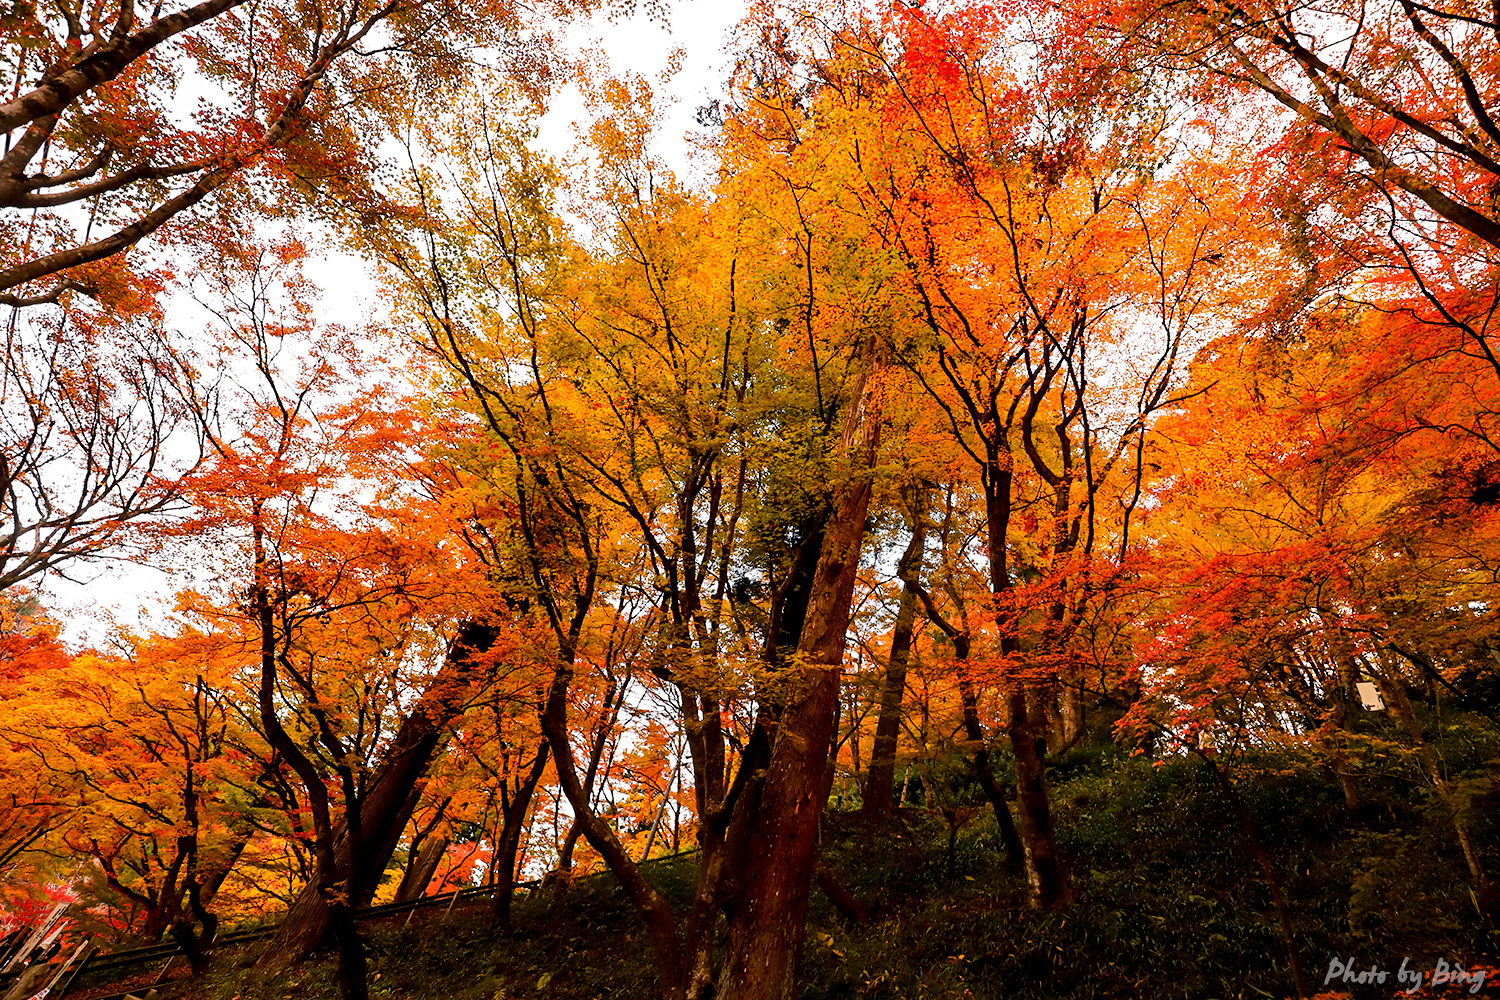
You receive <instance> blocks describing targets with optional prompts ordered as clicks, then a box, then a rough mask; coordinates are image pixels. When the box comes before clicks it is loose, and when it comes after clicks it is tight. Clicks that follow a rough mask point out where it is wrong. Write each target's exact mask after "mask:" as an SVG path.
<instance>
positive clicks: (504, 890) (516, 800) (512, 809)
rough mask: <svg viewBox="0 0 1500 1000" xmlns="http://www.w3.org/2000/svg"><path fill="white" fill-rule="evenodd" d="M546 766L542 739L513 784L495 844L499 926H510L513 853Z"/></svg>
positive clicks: (496, 896) (518, 849) (514, 860)
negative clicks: (512, 791) (522, 772)
mask: <svg viewBox="0 0 1500 1000" xmlns="http://www.w3.org/2000/svg"><path fill="white" fill-rule="evenodd" d="M546 770H547V743H546V742H545V741H543V742H542V744H541V746H539V747H537V749H536V758H535V759H534V760H533V761H532V762H531V769H530V770H529V771H527V772H526V774H525V775H523V776H522V778H521V782H520V784H519V785H517V786H516V794H515V795H514V796H512V797H511V800H510V806H509V808H507V809H506V810H505V823H504V824H503V825H502V827H501V829H500V839H499V842H498V843H497V844H496V845H495V881H496V882H497V883H499V888H498V889H496V890H495V905H494V910H493V916H494V921H495V924H496V926H498V927H509V926H510V904H511V899H512V897H513V896H514V894H515V883H516V854H517V853H518V852H519V851H520V849H521V834H522V833H523V832H524V831H525V829H526V812H527V810H529V809H530V808H531V796H532V794H533V793H535V792H536V786H537V785H538V784H540V783H541V780H542V774H543V773H544V772H545V771H546Z"/></svg>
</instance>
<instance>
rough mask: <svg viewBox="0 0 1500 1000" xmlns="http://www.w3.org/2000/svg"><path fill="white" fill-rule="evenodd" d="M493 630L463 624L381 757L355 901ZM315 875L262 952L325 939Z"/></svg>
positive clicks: (289, 952) (362, 816)
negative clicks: (388, 748) (386, 752)
mask: <svg viewBox="0 0 1500 1000" xmlns="http://www.w3.org/2000/svg"><path fill="white" fill-rule="evenodd" d="M496 637H497V633H496V631H495V630H494V629H493V628H492V627H491V626H489V625H486V624H483V623H480V622H473V621H471V622H467V623H465V625H464V626H463V628H462V629H460V630H459V635H458V638H457V640H456V641H455V643H454V646H453V648H452V650H450V651H449V653H448V657H447V659H446V660H445V661H444V663H443V666H442V669H440V670H439V671H438V675H437V677H436V678H434V679H433V682H432V684H431V685H430V686H429V687H428V689H427V691H426V692H425V693H424V694H423V696H422V700H421V701H420V702H419V703H418V704H417V707H416V708H415V709H413V710H412V713H411V714H410V715H408V716H407V717H406V719H405V720H404V721H403V722H402V723H401V728H400V730H398V732H397V734H396V739H395V741H394V742H393V743H392V744H391V749H390V752H389V753H388V754H387V755H386V758H385V761H384V762H383V763H382V764H381V765H380V767H379V769H378V770H377V771H376V773H375V777H374V779H373V780H372V781H371V782H370V784H369V785H368V786H367V790H366V792H365V794H364V796H363V797H362V799H361V800H360V803H359V820H360V828H361V837H360V839H361V841H362V842H363V844H364V845H365V846H366V849H365V850H364V851H362V852H360V856H359V857H358V859H357V870H356V872H355V888H354V896H355V898H356V901H357V900H359V899H363V900H365V901H366V902H368V899H369V897H370V895H372V894H373V893H374V891H375V887H376V885H377V884H378V883H379V879H380V876H381V875H382V874H383V873H384V872H385V868H386V865H387V864H389V863H390V860H391V855H392V854H393V853H394V852H395V849H396V842H397V841H398V840H399V838H400V835H401V830H402V829H403V828H404V827H405V826H406V821H407V820H408V819H409V818H410V816H411V809H412V806H413V805H414V804H415V801H416V800H415V797H414V794H413V793H415V792H417V791H418V788H417V783H418V782H419V781H420V780H421V779H422V776H423V775H424V774H426V772H427V767H428V765H429V764H430V763H431V762H432V755H433V753H434V752H435V751H436V750H437V746H438V742H439V740H440V737H441V736H442V733H443V730H444V728H445V727H446V726H447V725H448V723H449V722H451V721H453V719H454V718H456V717H457V716H458V714H459V713H460V712H461V711H462V709H463V705H464V701H465V694H466V691H467V686H468V683H469V681H470V680H471V679H472V678H473V676H474V675H475V674H476V673H478V672H479V671H480V670H482V669H483V667H484V663H485V656H484V654H485V653H486V652H487V651H488V650H489V649H490V647H491V646H492V645H494V642H495V639H496ZM333 852H334V863H335V864H336V865H339V866H341V867H342V866H346V865H349V864H350V863H351V860H352V859H351V858H350V842H349V837H348V834H347V830H341V831H340V832H339V834H338V835H337V837H336V839H335V842H334V847H333ZM320 882H321V877H320V876H318V875H314V878H313V880H312V882H311V883H310V884H309V885H308V886H307V887H306V888H304V889H303V890H302V893H301V895H299V896H298V897H297V899H296V900H295V901H294V902H293V903H292V906H291V909H290V910H289V911H288V912H287V916H286V920H285V921H283V922H282V925H281V928H280V930H279V931H278V932H277V934H276V936H275V937H274V938H272V939H271V943H270V944H269V945H268V946H267V949H266V954H267V955H281V956H284V957H285V958H287V959H290V960H300V959H301V958H303V957H305V956H306V955H307V954H308V953H309V952H311V951H312V950H313V949H314V948H316V947H318V945H319V944H320V943H322V941H323V940H324V938H325V937H327V935H328V933H329V930H330V927H331V924H330V914H329V911H328V906H327V905H326V904H325V902H324V900H323V896H322V893H320V892H319V891H318V885H319V884H320Z"/></svg>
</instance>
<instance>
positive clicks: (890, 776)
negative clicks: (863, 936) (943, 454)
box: [860, 489, 927, 820]
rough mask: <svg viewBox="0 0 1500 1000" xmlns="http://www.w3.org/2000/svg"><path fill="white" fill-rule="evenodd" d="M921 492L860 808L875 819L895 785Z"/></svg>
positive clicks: (921, 545)
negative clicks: (897, 743) (897, 744)
mask: <svg viewBox="0 0 1500 1000" xmlns="http://www.w3.org/2000/svg"><path fill="white" fill-rule="evenodd" d="M924 507H925V504H924V503H923V497H922V492H921V490H920V489H919V490H918V491H917V499H916V502H915V504H914V505H913V507H912V527H911V543H910V544H909V545H907V547H906V552H905V554H903V555H902V556H901V562H900V564H899V566H898V567H897V573H898V574H899V576H900V577H901V581H902V584H903V586H902V588H901V605H900V607H899V608H898V609H897V611H896V626H895V628H894V629H893V630H892V633H891V657H890V659H889V660H888V661H887V663H886V668H885V686H884V687H883V688H882V689H881V692H880V717H879V719H877V720H876V723H875V746H874V748H873V749H872V750H871V751H870V773H869V777H868V778H866V779H865V796H864V805H863V806H862V807H861V810H860V811H861V812H862V813H863V814H864V815H865V816H866V817H868V818H870V819H874V820H881V819H884V818H885V817H886V816H887V815H889V814H890V811H891V806H892V805H893V804H894V803H893V799H894V795H895V788H896V737H897V735H898V734H899V733H900V731H901V700H902V698H903V697H904V696H905V694H906V664H907V660H908V659H909V658H910V655H911V640H912V633H913V631H914V630H915V625H916V618H917V578H918V577H919V576H920V575H921V572H922V552H923V550H924V549H925V548H926V546H927V516H926V511H925V510H924Z"/></svg>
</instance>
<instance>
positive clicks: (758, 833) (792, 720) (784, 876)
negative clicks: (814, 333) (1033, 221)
mask: <svg viewBox="0 0 1500 1000" xmlns="http://www.w3.org/2000/svg"><path fill="white" fill-rule="evenodd" d="M875 350H876V345H875V344H874V343H873V341H872V342H870V343H868V344H867V345H866V361H865V363H866V365H867V368H866V370H865V373H864V374H863V376H862V378H861V385H860V386H859V387H858V389H857V392H856V394H855V395H854V396H853V400H852V402H851V404H850V408H849V412H848V414H847V415H846V418H845V422H844V431H843V440H842V442H841V449H840V451H841V454H842V455H843V456H845V461H846V462H847V463H848V467H849V471H850V475H849V479H848V481H847V482H845V483H844V484H843V485H841V486H840V487H839V489H838V491H837V493H836V500H835V503H834V516H833V517H832V519H831V520H830V521H829V523H828V527H827V531H826V533H825V535H824V539H823V546H822V551H821V552H820V553H819V556H818V568H817V571H816V573H815V575H814V580H813V588H812V595H811V599H810V601H809V605H808V610H807V619H806V621H805V623H804V624H803V628H802V636H801V640H800V641H799V643H798V651H799V652H800V653H801V654H802V656H803V657H804V661H803V662H804V665H803V666H802V668H801V674H802V677H801V688H800V690H798V691H797V692H796V694H795V695H794V697H793V700H791V702H790V703H789V704H788V705H787V707H786V709H785V710H784V711H783V712H782V713H781V718H780V720H779V722H778V725H777V734H776V742H775V744H774V745H773V746H772V749H771V762H770V765H769V767H768V768H767V769H766V777H765V784H764V786H763V787H762V789H761V795H760V809H759V811H758V813H757V815H756V816H755V817H754V826H753V828H752V829H751V831H750V833H751V840H750V844H751V850H750V851H749V855H748V858H747V860H748V864H747V865H746V870H745V872H744V874H743V876H742V880H743V889H742V891H741V894H740V897H739V899H738V900H736V903H735V912H734V918H733V919H732V920H731V921H730V925H729V943H728V948H727V954H726V957H725V960H724V967H723V969H722V970H721V971H720V974H719V984H718V990H717V992H716V997H717V1000H792V998H793V997H794V996H795V995H796V972H797V963H798V960H799V959H800V958H801V951H802V942H803V938H804V936H805V922H806V918H807V900H808V892H809V889H810V887H811V883H812V876H813V869H814V866H815V862H816V858H817V832H818V819H819V816H820V815H821V812H822V807H823V801H822V798H823V796H822V795H821V793H822V791H823V781H824V774H825V772H826V770H827V764H828V757H829V754H830V752H831V750H832V747H833V741H834V738H835V736H836V735H837V729H838V696H839V680H840V676H841V673H842V668H843V660H844V640H845V632H846V631H847V629H848V624H849V606H850V602H851V600H852V598H853V594H854V580H855V575H856V573H857V571H858V569H859V554H860V548H861V546H862V544H863V542H864V531H865V515H866V511H867V509H868V507H869V503H870V492H871V489H870V470H871V469H872V467H873V466H874V462H875V450H876V445H877V443H878V440H879V429H880V412H879V404H878V397H877V395H876V394H875V393H874V392H872V391H871V387H870V384H869V381H868V378H869V375H871V374H873V370H874V369H875V367H876V363H875V356H874V355H875Z"/></svg>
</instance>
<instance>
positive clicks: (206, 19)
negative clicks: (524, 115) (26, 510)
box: [0, 0, 587, 307]
mask: <svg viewBox="0 0 1500 1000" xmlns="http://www.w3.org/2000/svg"><path fill="white" fill-rule="evenodd" d="M586 9H587V5H583V4H559V5H556V6H552V7H547V8H545V9H534V8H530V7H521V6H518V5H514V4H510V3H497V4H494V5H488V6H484V5H475V4H459V3H451V4H411V3H402V2H400V0H387V2H383V3H377V2H367V3H355V4H329V5H325V6H321V7H314V8H308V7H306V6H305V5H304V6H298V5H278V6H273V7H262V6H257V5H251V6H248V7H247V6H246V5H245V3H244V2H243V0H204V2H200V3H186V4H172V5H169V6H167V7H166V8H164V7H163V5H157V6H156V7H155V8H154V9H152V10H151V11H150V12H149V14H148V13H147V11H145V10H138V9H137V6H136V4H135V3H133V2H131V0H121V2H117V3H109V4H103V5H94V6H92V7H89V6H86V5H81V4H73V3H63V4H60V5H54V6H51V7H47V8H35V7H33V8H26V7H18V8H15V9H14V10H12V11H9V12H7V13H6V15H5V21H4V24H5V38H6V45H5V50H4V65H5V66H6V69H7V73H6V76H7V78H8V81H9V83H10V86H9V88H8V89H9V90H10V94H9V95H8V99H7V100H5V102H4V103H3V104H0V131H3V132H4V133H5V135H6V142H5V152H4V155H3V159H0V164H3V166H0V211H4V212H5V214H4V216H3V218H0V227H3V228H0V233H3V234H4V243H5V246H6V252H5V257H4V259H3V261H0V268H3V269H0V304H6V305H10V306H12V307H21V306H34V305H41V304H44V303H57V302H61V301H63V300H64V298H65V297H66V296H67V295H68V293H70V292H85V293H87V294H89V295H90V296H95V297H99V298H101V299H103V300H105V301H112V300H113V299H115V298H116V297H118V296H119V295H120V294H122V293H128V291H129V289H130V287H131V286H132V284H134V283H136V282H137V281H138V280H139V278H138V277H137V275H138V274H139V270H138V268H133V267H132V266H131V265H130V264H128V263H123V262H122V259H121V255H123V254H124V253H125V252H126V251H128V250H129V249H130V248H132V247H134V246H135V245H136V244H138V243H139V242H140V241H141V240H143V239H145V238H146V237H149V236H152V235H153V234H157V233H159V232H160V231H162V229H163V227H169V229H170V227H171V226H173V225H175V224H176V223H179V222H180V221H181V219H182V217H183V216H184V215H185V213H190V210H192V209H193V208H194V207H195V206H197V205H199V204H200V203H201V202H204V200H205V199H207V198H209V197H210V196H211V195H214V194H215V193H216V192H221V191H224V192H225V195H228V196H230V198H231V200H232V203H233V204H235V205H238V206H240V207H241V208H243V207H245V206H248V205H256V206H259V207H260V208H261V209H262V210H264V211H268V212H270V213H272V214H281V213H283V212H285V211H286V210H287V205H286V196H287V195H288V194H291V193H293V192H301V193H303V194H310V195H312V196H313V198H314V199H315V200H318V201H325V202H326V203H327V204H329V205H332V204H334V203H335V201H334V200H335V199H336V200H341V201H343V205H342V206H341V210H345V211H347V210H351V209H353V210H355V211H359V208H358V207H357V206H360V205H363V206H365V207H366V208H368V207H369V206H370V198H371V197H372V195H373V194H374V192H373V189H372V188H371V187H370V185H369V181H370V174H371V171H372V170H373V168H374V165H375V164H374V160H373V156H372V148H371V145H370V141H371V131H372V130H375V129H388V128H390V127H391V125H392V124H393V122H394V120H395V119H396V118H398V117H399V113H398V110H397V108H396V107H395V106H392V105H386V104H383V102H382V95H387V94H390V95H392V96H395V93H394V92H393V87H392V85H393V84H394V83H395V82H396V81H399V80H402V79H405V80H408V81H410V82H412V83H413V84H414V83H415V82H416V80H417V79H418V78H424V79H425V80H426V85H427V86H428V87H433V88H438V87H440V86H441V82H442V81H443V80H444V79H445V78H449V77H450V76H451V74H452V71H453V69H454V68H455V67H461V66H463V65H465V63H466V60H464V59H462V58H460V57H459V52H460V51H465V50H468V51H472V48H473V47H474V46H487V47H488V48H489V50H490V51H491V53H493V54H494V56H495V58H496V61H497V63H498V64H499V68H501V69H502V70H503V71H505V72H507V73H509V74H510V75H511V77H512V78H513V79H514V80H516V81H517V82H518V83H522V84H524V85H525V86H527V87H529V88H530V89H531V91H532V94H533V96H536V95H538V94H539V93H540V88H541V87H543V86H544V85H545V78H546V74H547V71H548V68H549V60H548V55H547V52H546V36H545V27H544V21H545V19H547V18H550V17H555V16H558V15H561V14H564V13H568V12H571V11H574V10H586ZM394 91H398V92H402V93H404V91H401V88H394ZM199 95H205V96H204V97H203V98H202V99H201V100H200V101H199V106H198V107H197V108H196V109H195V110H193V111H192V112H189V113H185V114H184V113H182V112H181V111H179V110H177V109H175V108H174V107H173V103H174V100H176V99H180V98H181V99H187V100H193V99H194V98H197V97H199ZM220 202H221V204H224V203H225V196H224V195H221V197H220ZM70 212H72V213H74V214H70ZM76 213H83V214H84V216H85V217H84V218H78V217H76ZM99 232H104V233H105V235H102V236H99V235H96V234H97V233H99ZM170 237H171V239H172V241H173V242H181V241H186V242H187V243H188V244H189V245H191V242H192V240H193V234H192V232H191V229H190V228H188V227H182V226H177V231H176V232H172V233H170ZM147 274H148V275H149V272H147Z"/></svg>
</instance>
